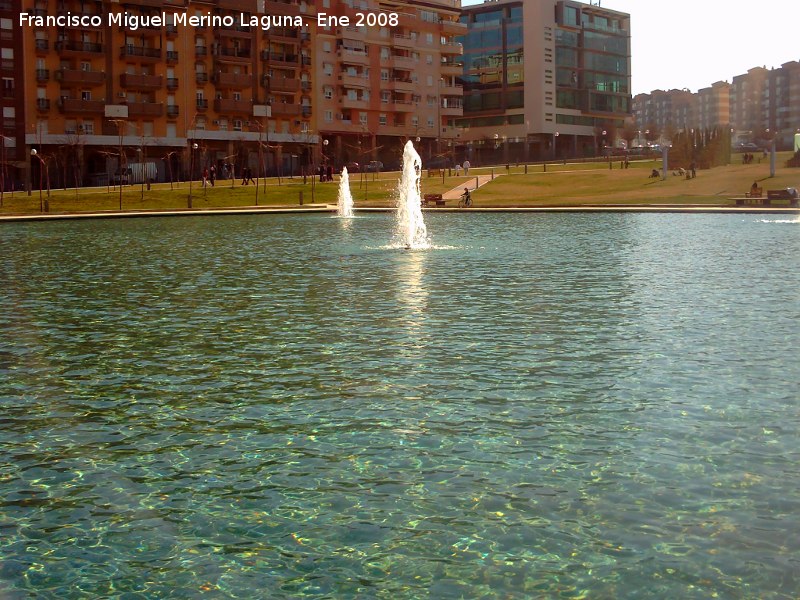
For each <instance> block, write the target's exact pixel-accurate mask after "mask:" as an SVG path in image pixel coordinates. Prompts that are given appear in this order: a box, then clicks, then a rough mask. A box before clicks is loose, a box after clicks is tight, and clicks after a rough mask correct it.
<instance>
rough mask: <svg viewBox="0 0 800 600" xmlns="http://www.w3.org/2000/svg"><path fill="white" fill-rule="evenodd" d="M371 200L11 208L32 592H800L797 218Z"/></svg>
mask: <svg viewBox="0 0 800 600" xmlns="http://www.w3.org/2000/svg"><path fill="white" fill-rule="evenodd" d="M341 223H342V227H339V226H338V225H334V221H332V220H331V219H330V218H328V217H327V216H325V217H319V218H314V217H310V216H303V217H297V216H287V217H274V218H273V217H270V218H240V217H231V218H225V219H193V218H186V219H174V220H168V219H163V220H157V221H155V220H154V221H148V222H145V221H140V222H127V223H124V222H117V221H115V222H92V223H82V224H77V223H76V224H61V225H57V224H40V225H24V226H21V227H14V228H9V229H6V230H4V232H3V233H4V236H3V237H2V238H0V253H1V254H2V255H3V256H4V257H5V260H3V261H0V275H2V277H3V278H4V279H5V280H9V281H11V285H8V286H0V305H2V306H3V307H4V308H3V311H1V312H0V327H1V328H2V329H1V330H0V332H1V333H2V337H0V399H1V400H0V402H2V407H3V417H2V418H0V449H2V452H3V456H4V459H5V461H4V464H3V465H0V483H2V484H3V499H2V501H1V502H0V505H1V510H2V513H0V514H1V517H2V518H0V530H2V532H3V535H2V536H0V556H1V557H2V559H0V589H2V590H3V592H2V593H6V592H7V593H8V595H9V597H11V598H16V597H20V598H22V597H30V596H34V595H42V596H48V597H50V596H57V595H61V596H66V597H76V593H75V592H73V590H81V592H80V594H81V595H84V596H93V597H109V598H114V597H182V598H192V597H197V596H198V595H201V594H204V593H210V594H211V595H214V596H219V597H252V595H253V594H254V593H255V594H256V595H258V593H259V592H254V590H262V589H267V588H268V589H269V590H270V594H271V596H274V597H276V598H290V597H291V598H296V597H301V596H304V595H306V596H315V597H320V596H324V595H328V596H332V595H337V596H347V597H359V596H365V595H366V596H369V595H370V594H372V592H373V591H374V590H376V589H381V590H391V592H390V593H391V594H392V597H397V598H413V597H421V596H426V595H431V594H433V595H434V596H436V597H461V596H463V597H497V596H504V597H528V596H531V595H533V596H541V597H558V596H565V597H566V596H570V597H571V596H578V595H585V596H591V597H635V596H641V595H642V590H646V591H647V592H646V593H648V594H650V595H655V596H658V597H665V598H666V597H676V598H677V597H680V598H684V597H697V595H698V592H697V590H702V592H703V595H704V596H713V595H715V594H716V595H719V596H721V597H724V596H729V595H730V590H732V589H735V590H757V593H758V595H759V597H765V598H770V597H771V598H780V597H792V594H794V592H795V590H796V589H798V585H800V581H799V580H798V574H797V570H796V569H793V568H792V566H793V565H792V562H791V560H787V557H792V556H796V555H797V554H798V553H800V545H798V544H800V542H798V540H800V530H799V529H798V523H797V519H796V518H794V516H795V515H796V514H797V513H798V511H800V505H798V502H797V500H796V493H795V492H796V490H797V488H798V485H800V473H798V470H797V466H796V463H797V461H796V460H795V458H796V449H797V448H798V447H800V437H799V435H798V428H797V427H791V426H789V424H791V423H792V422H793V421H796V420H797V409H796V396H797V393H796V389H797V385H796V382H797V380H798V378H799V377H800V367H798V363H797V361H793V360H791V356H793V352H794V350H795V349H796V348H797V347H800V331H798V327H797V322H798V321H797V319H798V315H800V297H798V295H797V293H796V290H797V289H799V288H800V279H799V278H800V269H797V261H796V257H797V256H798V255H800V254H799V253H798V252H797V243H798V241H797V238H796V236H794V235H793V234H794V232H795V231H794V229H793V228H791V227H769V226H766V225H763V224H761V223H756V222H754V221H748V222H746V221H743V220H742V219H741V217H740V216H731V217H726V216H707V217H705V216H695V215H692V216H669V215H658V216H655V215H628V216H624V217H621V216H619V215H616V216H615V215H591V216H586V215H558V216H555V215H552V216H547V217H541V216H528V215H524V216H522V215H455V214H431V216H430V227H431V230H433V231H436V232H437V233H436V240H437V243H438V244H441V246H439V247H438V248H437V249H431V250H426V251H400V250H391V249H387V248H385V247H383V246H384V245H385V244H386V240H387V239H390V238H391V233H392V225H393V223H392V219H391V217H390V216H383V215H382V216H375V217H372V216H371V217H365V218H362V219H358V220H356V221H353V222H352V223H350V222H347V221H341ZM346 226H348V227H347V228H346V229H345V227H346ZM741 248H747V249H749V251H748V252H742V251H741ZM787 257H788V258H787ZM154 573H156V574H157V577H154V576H153V574H154ZM112 582H113V583H112Z"/></svg>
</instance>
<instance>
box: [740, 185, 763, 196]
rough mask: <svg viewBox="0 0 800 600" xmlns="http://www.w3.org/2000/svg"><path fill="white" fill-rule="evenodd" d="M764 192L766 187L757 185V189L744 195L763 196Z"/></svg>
mask: <svg viewBox="0 0 800 600" xmlns="http://www.w3.org/2000/svg"><path fill="white" fill-rule="evenodd" d="M763 194H764V188H760V187H757V188H755V189H752V190H750V191H749V192H747V193H746V194H745V195H744V197H745V198H761V196H762V195H763Z"/></svg>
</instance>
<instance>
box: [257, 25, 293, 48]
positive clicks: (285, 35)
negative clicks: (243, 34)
mask: <svg viewBox="0 0 800 600" xmlns="http://www.w3.org/2000/svg"><path fill="white" fill-rule="evenodd" d="M264 37H265V38H268V39H269V40H270V41H271V42H278V43H282V44H297V43H298V42H299V41H300V32H299V31H297V29H292V28H289V27H270V28H269V29H267V30H266V31H265V32H264Z"/></svg>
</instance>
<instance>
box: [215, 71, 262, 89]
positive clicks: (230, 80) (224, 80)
mask: <svg viewBox="0 0 800 600" xmlns="http://www.w3.org/2000/svg"><path fill="white" fill-rule="evenodd" d="M214 85H216V86H217V87H218V88H229V89H243V88H246V87H250V86H251V85H253V76H252V75H250V74H249V73H222V72H219V73H215V74H214Z"/></svg>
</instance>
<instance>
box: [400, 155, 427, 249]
mask: <svg viewBox="0 0 800 600" xmlns="http://www.w3.org/2000/svg"><path fill="white" fill-rule="evenodd" d="M421 176H422V159H421V158H420V156H419V154H417V151H416V150H415V149H414V144H412V143H411V141H410V140H409V141H408V142H407V143H406V145H405V148H404V149H403V172H402V173H401V175H400V182H399V184H398V189H397V224H396V228H395V240H396V241H397V243H398V244H399V245H400V246H402V247H404V248H407V249H415V250H416V249H424V248H430V240H429V239H428V231H427V229H426V227H425V221H424V220H423V218H422V195H421V194H420V187H419V181H420V177H421Z"/></svg>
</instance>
